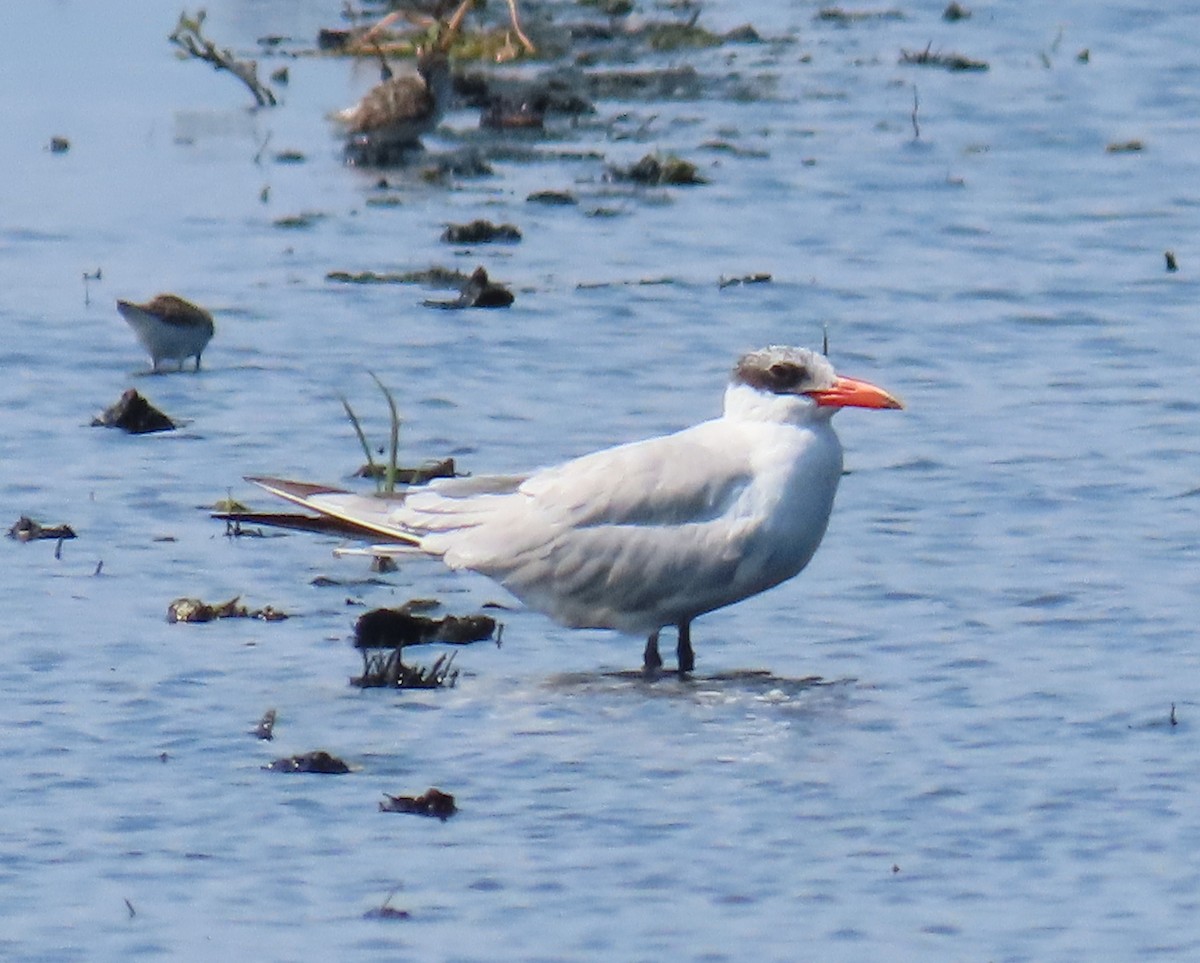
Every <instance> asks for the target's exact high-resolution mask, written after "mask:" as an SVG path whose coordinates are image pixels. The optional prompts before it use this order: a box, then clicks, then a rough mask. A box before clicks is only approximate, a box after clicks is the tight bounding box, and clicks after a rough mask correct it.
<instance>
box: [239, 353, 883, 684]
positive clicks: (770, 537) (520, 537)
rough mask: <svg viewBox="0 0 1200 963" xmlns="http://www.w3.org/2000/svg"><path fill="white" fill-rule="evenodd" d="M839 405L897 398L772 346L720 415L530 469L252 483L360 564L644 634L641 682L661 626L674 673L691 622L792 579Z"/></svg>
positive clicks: (830, 474) (826, 498)
mask: <svg viewBox="0 0 1200 963" xmlns="http://www.w3.org/2000/svg"><path fill="white" fill-rule="evenodd" d="M848 407H854V408H900V407H901V404H900V402H899V401H897V400H896V399H895V398H893V397H892V396H891V395H890V394H888V393H887V392H886V391H884V390H883V389H882V388H877V387H876V386H875V385H872V384H870V383H868V382H866V381H857V380H855V379H853V378H845V377H839V376H838V375H836V374H835V373H834V370H833V366H832V365H831V364H830V363H829V361H828V360H826V358H825V357H824V356H823V355H820V354H817V353H816V352H815V351H809V350H806V349H804V348H788V347H770V348H764V349H763V350H761V351H754V352H751V353H750V354H747V355H745V356H744V357H742V358H741V360H739V361H738V363H737V365H736V366H735V367H734V369H733V373H732V376H731V378H730V382H729V387H728V388H727V389H726V391H725V405H724V412H723V414H722V415H721V416H720V417H719V418H714V419H712V420H711V421H706V422H703V423H702V424H699V425H696V426H694V427H692V428H687V429H685V430H683V431H680V432H676V433H675V434H672V435H665V436H662V437H659V438H650V439H648V440H646V441H639V442H634V443H632V444H627V445H619V446H617V447H615V448H606V449H604V450H603V451H598V452H595V453H593V454H590V455H585V456H583V457H582V458H576V459H574V460H573V461H568V462H565V463H564V464H561V465H557V466H555V467H552V468H544V469H542V470H541V471H538V472H535V473H533V474H531V475H528V476H521V477H512V476H506V477H486V476H483V477H480V476H473V477H463V478H456V479H441V480H437V481H434V482H432V483H431V484H430V485H428V486H427V487H423V488H420V489H411V490H409V491H408V492H407V493H406V494H404V495H392V496H390V497H375V496H371V495H360V494H354V493H351V492H347V491H342V490H340V489H336V488H326V487H324V486H320V485H310V484H304V483H298V482H289V481H283V480H280V479H274V478H250V479H249V481H252V482H255V483H256V484H258V485H261V486H262V487H263V488H265V489H266V490H267V491H269V492H271V493H273V494H275V495H278V496H280V497H282V498H285V499H287V500H289V501H291V502H294V503H296V504H298V505H301V506H303V507H305V508H309V509H311V510H313V511H315V512H317V513H318V514H320V515H322V516H326V517H328V518H332V519H334V520H336V521H338V522H340V523H342V527H343V528H348V529H349V530H350V531H352V532H353V533H354V534H356V535H358V536H360V537H367V538H370V537H375V538H379V537H381V536H382V537H383V538H386V539H388V540H389V544H384V545H373V546H371V547H370V548H369V549H368V550H367V552H369V554H371V555H403V554H411V553H413V552H421V553H426V554H429V555H433V556H437V557H439V558H441V559H442V561H443V562H445V564H446V565H448V566H449V567H450V568H452V569H469V570H471V571H475V572H480V573H482V574H483V575H487V576H488V577H490V578H492V579H494V580H495V581H497V582H499V583H500V584H501V585H503V586H504V587H505V588H506V589H508V590H509V591H510V592H512V594H513V595H515V596H516V597H517V598H519V599H520V600H521V601H523V602H524V603H525V604H526V605H528V606H529V607H530V608H532V609H536V610H537V611H539V612H544V613H545V614H547V615H549V616H550V617H551V618H553V619H555V620H556V621H558V622H560V623H561V624H563V625H566V626H569V627H572V628H607V629H616V630H618V631H621V632H628V633H639V634H642V635H643V636H645V637H648V641H647V642H646V648H645V651H644V653H643V662H644V667H645V670H646V671H647V672H648V673H652V672H655V671H657V670H658V669H659V668H661V666H662V658H661V657H660V655H659V651H658V635H659V631H660V630H661V629H662V628H663V627H665V626H675V627H676V628H677V629H678V633H679V635H678V645H677V653H678V657H679V672H680V673H681V674H682V673H686V672H690V671H691V670H692V668H693V667H694V665H695V657H694V654H693V651H692V644H691V623H692V620H693V619H695V618H696V617H698V616H700V615H704V614H705V613H706V612H711V611H713V610H714V609H719V608H722V607H723V606H726V605H731V604H733V603H734V602H739V601H741V600H742V599H745V598H749V597H750V596H752V595H757V594H758V593H759V592H763V591H765V590H766V589H769V588H771V587H772V586H775V585H778V584H779V583H780V582H783V581H786V580H787V579H790V578H791V577H792V576H794V575H796V574H797V573H799V572H800V570H801V569H803V568H804V566H805V565H807V564H808V562H809V559H811V558H812V556H813V553H814V552H816V550H817V546H818V545H819V544H820V542H821V538H822V537H823V536H824V534H825V528H826V525H827V524H828V522H829V514H830V511H831V510H832V508H833V497H834V493H835V492H836V491H837V487H838V481H839V480H840V479H841V476H842V446H841V443H840V442H839V441H838V437H837V435H836V434H835V433H834V430H833V426H832V425H831V423H830V419H831V418H832V416H833V415H834V413H836V412H837V411H838V410H839V409H841V408H848Z"/></svg>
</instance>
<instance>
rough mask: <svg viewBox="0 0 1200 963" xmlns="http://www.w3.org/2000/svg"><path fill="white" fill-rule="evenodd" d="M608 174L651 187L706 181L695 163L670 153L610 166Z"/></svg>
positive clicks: (616, 178)
mask: <svg viewBox="0 0 1200 963" xmlns="http://www.w3.org/2000/svg"><path fill="white" fill-rule="evenodd" d="M609 176H610V177H611V178H612V179H613V180H618V181H630V182H631V183H634V184H645V185H648V186H652V187H657V186H661V185H691V184H707V183H708V181H706V180H705V179H704V178H703V177H701V176H700V174H699V172H698V171H697V170H696V165H695V164H693V163H691V162H690V161H685V160H682V159H681V158H678V157H675V156H674V155H671V154H668V155H667V156H665V157H659V156H658V155H657V154H647V155H646V156H645V157H643V158H642V159H641V160H639V161H638V162H637V163H635V164H632V165H630V166H629V167H620V166H617V165H613V166H610V167H609Z"/></svg>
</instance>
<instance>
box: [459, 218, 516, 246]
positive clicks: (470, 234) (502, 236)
mask: <svg viewBox="0 0 1200 963" xmlns="http://www.w3.org/2000/svg"><path fill="white" fill-rule="evenodd" d="M442 240H443V241H444V242H445V243H447V244H489V243H492V242H494V241H506V242H514V241H519V240H521V231H520V230H519V229H518V228H517V226H516V225H515V224H493V223H492V222H491V221H486V220H475V221H470V222H468V223H466V224H447V225H446V229H445V230H444V231H442Z"/></svg>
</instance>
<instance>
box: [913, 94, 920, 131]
mask: <svg viewBox="0 0 1200 963" xmlns="http://www.w3.org/2000/svg"><path fill="white" fill-rule="evenodd" d="M920 109H921V98H920V97H919V96H918V94H917V85H916V84H913V109H912V125H913V140H920V139H921V125H920V124H918V123H917V111H918V110H920Z"/></svg>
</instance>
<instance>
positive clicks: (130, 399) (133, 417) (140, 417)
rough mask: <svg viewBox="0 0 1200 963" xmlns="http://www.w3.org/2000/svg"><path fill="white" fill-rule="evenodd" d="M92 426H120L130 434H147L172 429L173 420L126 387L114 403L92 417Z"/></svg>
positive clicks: (132, 389) (135, 391)
mask: <svg viewBox="0 0 1200 963" xmlns="http://www.w3.org/2000/svg"><path fill="white" fill-rule="evenodd" d="M92 427H93V428H120V429H121V430H122V431H127V432H129V433H130V434H131V435H148V434H151V433H153V432H156V431H174V430H175V422H173V421H172V420H171V419H170V418H168V417H167V416H166V415H164V414H163V413H162V412H161V411H159V410H158V409H157V408H155V407H154V405H152V404H150V402H148V401H147V400H146V399H145V398H143V397H142V396H141V395H140V394H138V392H137V389H135V388H128V389H126V391H125V392H124V393H123V394H122V395H121V397H120V398H119V399H117V401H116V403H115V404H113V405H111V406H109V407H108V408H106V409H104V411H103V412H102V413H101V414H99V415H98V416H97V417H95V418H93V419H92Z"/></svg>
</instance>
